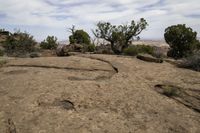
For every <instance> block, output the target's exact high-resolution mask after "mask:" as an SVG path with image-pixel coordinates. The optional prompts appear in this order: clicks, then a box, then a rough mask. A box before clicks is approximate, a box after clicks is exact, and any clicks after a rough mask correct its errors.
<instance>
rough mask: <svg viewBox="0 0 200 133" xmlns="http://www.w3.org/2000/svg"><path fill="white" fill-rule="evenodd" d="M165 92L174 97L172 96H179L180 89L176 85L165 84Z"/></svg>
mask: <svg viewBox="0 0 200 133" xmlns="http://www.w3.org/2000/svg"><path fill="white" fill-rule="evenodd" d="M163 94H164V95H166V96H168V97H172V96H178V95H179V90H178V88H176V87H175V86H164V87H163Z"/></svg>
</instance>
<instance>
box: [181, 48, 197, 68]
mask: <svg viewBox="0 0 200 133" xmlns="http://www.w3.org/2000/svg"><path fill="white" fill-rule="evenodd" d="M180 67H184V68H189V69H193V70H196V71H200V51H198V52H195V53H194V54H193V55H191V56H189V57H187V58H185V59H184V60H183V62H182V63H181V64H180Z"/></svg>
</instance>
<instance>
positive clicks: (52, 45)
mask: <svg viewBox="0 0 200 133" xmlns="http://www.w3.org/2000/svg"><path fill="white" fill-rule="evenodd" d="M40 47H41V48H42V49H56V48H57V47H58V43H57V38H56V37H54V36H48V37H47V38H46V40H44V41H42V42H41V43H40Z"/></svg>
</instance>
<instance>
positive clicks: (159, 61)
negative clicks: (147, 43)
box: [137, 54, 163, 63]
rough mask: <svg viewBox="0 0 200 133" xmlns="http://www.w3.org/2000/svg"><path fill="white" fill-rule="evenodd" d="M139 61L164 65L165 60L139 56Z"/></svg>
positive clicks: (143, 55) (144, 55)
mask: <svg viewBox="0 0 200 133" xmlns="http://www.w3.org/2000/svg"><path fill="white" fill-rule="evenodd" d="M137 59H140V60H143V61H147V62H155V63H163V59H160V58H155V57H153V56H151V55H148V54H139V55H137Z"/></svg>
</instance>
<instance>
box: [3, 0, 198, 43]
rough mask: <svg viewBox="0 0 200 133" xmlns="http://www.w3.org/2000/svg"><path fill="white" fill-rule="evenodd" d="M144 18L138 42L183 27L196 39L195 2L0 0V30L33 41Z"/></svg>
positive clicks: (60, 37)
mask: <svg viewBox="0 0 200 133" xmlns="http://www.w3.org/2000/svg"><path fill="white" fill-rule="evenodd" d="M140 18H145V19H146V20H147V22H148V24H149V26H148V27H147V29H146V30H145V31H143V32H142V34H141V35H140V37H141V39H163V34H164V30H165V28H167V27H168V26H171V25H175V24H186V25H187V26H189V27H192V28H193V30H195V31H197V33H198V36H200V2H199V0H0V28H4V29H6V30H9V31H11V32H13V31H15V30H16V29H20V30H21V31H26V32H28V33H30V34H32V35H33V36H34V38H35V39H36V40H37V41H42V40H44V39H45V38H46V36H48V35H53V36H56V37H57V38H58V40H59V41H63V40H67V39H68V36H69V35H70V33H69V32H68V28H70V27H71V26H72V25H75V26H76V29H84V30H85V31H87V32H88V33H89V34H90V35H91V36H92V32H91V30H92V29H95V25H96V24H97V22H99V21H105V22H111V23H112V24H116V25H117V24H127V23H129V22H131V20H135V21H138V20H139V19H140Z"/></svg>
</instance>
